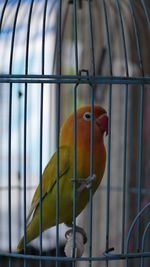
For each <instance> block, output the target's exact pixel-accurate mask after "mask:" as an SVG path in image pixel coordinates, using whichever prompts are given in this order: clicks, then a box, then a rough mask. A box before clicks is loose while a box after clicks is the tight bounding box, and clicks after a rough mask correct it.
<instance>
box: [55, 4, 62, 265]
mask: <svg viewBox="0 0 150 267" xmlns="http://www.w3.org/2000/svg"><path fill="white" fill-rule="evenodd" d="M61 12H62V1H61V0H59V5H58V32H57V34H58V35H57V36H58V38H57V44H56V45H57V62H56V66H57V74H59V75H61V52H62V51H61V50H62V49H61V20H62V14H61ZM56 105H57V106H56V121H57V122H56V257H58V256H59V160H60V159H59V132H60V84H58V85H57V100H56ZM56 266H57V267H58V266H59V262H58V261H56Z"/></svg>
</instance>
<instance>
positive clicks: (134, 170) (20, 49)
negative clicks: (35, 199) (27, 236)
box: [0, 0, 150, 267]
mask: <svg viewBox="0 0 150 267" xmlns="http://www.w3.org/2000/svg"><path fill="white" fill-rule="evenodd" d="M75 2H76V5H75ZM89 3H90V4H89ZM59 4H60V2H59V1H56V0H51V1H50V0H49V1H46V0H45V1H44V0H22V1H19V0H8V1H3V0H1V1H0V58H1V60H0V75H1V77H2V76H3V75H6V74H10V75H15V74H20V75H24V74H25V75H34V74H39V75H41V74H44V75H52V74H54V75H56V74H60V68H59V65H60V58H61V74H62V75H76V74H77V73H76V67H77V65H76V64H77V61H76V56H75V50H76V48H77V52H78V70H83V69H85V70H88V73H89V75H93V74H95V75H100V76H101V77H112V76H113V77H114V76H117V77H120V83H119V82H118V84H109V83H107V79H106V81H105V82H103V83H97V84H96V85H95V88H94V90H95V103H97V104H100V105H102V106H103V107H105V108H106V110H107V111H108V114H109V116H110V119H111V131H110V135H109V138H105V144H106V146H107V151H108V152H109V153H107V154H108V160H107V167H106V171H105V176H104V178H103V180H102V183H101V185H100V187H99V188H98V190H97V192H96V193H95V195H94V197H93V218H92V222H93V243H92V246H93V249H92V254H93V256H101V255H103V253H104V252H105V251H106V248H108V247H109V248H114V252H112V253H117V254H122V253H124V252H125V246H126V245H125V244H126V240H127V235H128V231H129V229H130V227H131V224H132V222H133V220H134V218H135V217H136V216H137V215H138V213H139V212H140V210H141V209H142V208H143V207H145V205H146V204H147V203H149V201H150V179H149V176H150V157H149V154H150V141H149V136H150V122H149V116H150V105H149V102H150V90H149V89H150V88H149V87H150V85H149V83H142V84H140V83H137V84H136V85H135V84H134V85H133V84H132V83H130V82H129V83H128V84H123V82H122V80H123V78H124V77H130V78H131V77H132V78H133V81H134V79H135V78H142V77H143V76H146V77H148V76H149V75H150V64H149V59H150V56H149V47H150V34H149V30H150V20H149V14H150V2H149V1H148V0H147V1H146V0H145V1H144V0H143V1H142V0H141V1H140V0H138V1H136V0H132V1H130V0H123V1H117V0H116V1H115V0H109V1H105V0H103V1H98V0H95V1H85V0H83V1H62V9H61V56H60V50H59V44H60V43H59V41H60V40H59V37H60V36H59V34H58V32H59V22H60V20H59V19H60V17H59V15H60V13H59ZM75 6H76V9H75ZM89 6H90V7H91V16H92V34H93V40H94V47H93V50H92V46H91V32H90V27H91V23H90V22H91V20H90V12H89ZM75 14H76V16H75ZM75 18H76V19H75ZM75 20H76V22H77V24H76V25H77V36H76V35H75ZM76 37H77V39H76ZM43 40H44V43H43ZM92 51H94V58H95V62H94V63H95V64H94V66H95V73H94V70H93V57H92ZM83 75H86V73H83ZM12 77H13V76H12ZM131 81H132V79H131ZM75 85H76V84H75V83H70V84H64V83H63V84H61V85H60V94H61V97H60V115H61V124H62V122H63V121H64V119H65V118H66V117H67V115H68V114H69V113H70V112H71V111H73V108H74V106H73V104H74V102H73V101H74V88H75ZM42 86H43V87H42ZM41 87H42V88H43V93H44V100H43V101H44V102H43V103H44V106H43V129H42V130H43V146H42V169H44V167H45V165H46V164H47V162H48V160H49V158H50V157H51V156H52V154H53V153H54V152H55V149H56V123H57V120H56V115H57V105H58V99H57V87H58V86H57V85H56V84H55V82H54V83H42V85H41V83H38V82H37V83H36V81H35V80H34V82H32V83H24V82H19V83H18V82H17V81H16V82H15V81H14V82H13V83H8V82H5V81H4V80H3V81H2V80H1V83H0V136H1V138H0V252H1V255H2V253H3V252H8V251H9V201H8V195H9V190H8V186H9V178H8V177H9V163H10V161H11V248H12V251H15V249H16V246H17V243H18V240H19V239H20V236H21V235H22V233H23V223H24V213H23V212H24V208H23V207H24V134H25V132H24V119H25V90H26V89H27V118H26V123H27V124H26V127H27V132H26V133H27V136H26V140H27V144H26V199H27V203H26V204H27V211H28V209H29V206H30V203H31V199H32V196H33V193H34V190H35V188H36V186H37V184H38V183H39V179H40V110H41ZM10 89H11V92H12V106H11V121H10V102H9V100H10ZM90 99H91V87H90V86H89V85H85V84H79V85H78V87H77V106H78V107H79V106H81V105H83V104H86V103H90ZM10 123H11V159H10V158H9V130H10V127H9V126H10ZM108 208H109V210H108ZM88 213H89V207H88V206H87V208H86V209H85V210H84V211H83V212H82V213H81V215H80V216H79V217H78V219H77V224H78V225H80V226H82V227H83V228H84V229H85V231H86V232H87V233H88V231H89V229H88V227H89V225H88V223H87V221H88ZM149 221H150V215H149V210H147V209H146V210H145V212H144V213H143V214H142V216H141V217H139V219H138V220H137V223H136V225H135V227H134V229H133V231H132V233H131V238H130V242H129V248H128V251H129V252H135V253H137V252H140V251H142V246H141V244H142V237H143V233H144V229H145V227H146V225H147V224H148V222H149ZM66 230H67V228H66V227H65V226H64V225H61V226H60V247H61V249H60V252H61V253H62V254H61V255H63V256H64V252H63V248H64V244H65V232H66ZM108 234H109V235H108ZM106 237H107V238H106ZM88 245H89V244H88V243H87V244H86V247H85V253H84V256H88V255H89V254H88V251H89V247H88ZM55 247H56V229H55V228H52V229H50V230H47V231H46V232H45V233H44V234H43V254H44V255H55ZM144 251H146V252H147V251H150V231H147V237H146V239H145V247H144ZM28 253H32V254H37V255H38V254H39V239H36V240H34V241H33V242H32V243H30V245H29V246H28ZM141 261H142V259H137V258H133V259H132V260H129V262H128V265H127V266H133V267H134V266H140V265H139V264H140V263H141ZM21 262H22V261H21ZM27 263H28V265H27V266H31V264H32V266H38V262H37V261H32V262H31V261H29V260H28V261H27ZM12 264H14V265H13V266H20V261H19V260H14V259H13V260H12ZM65 264H66V265H65ZM81 264H82V266H86V265H87V263H86V262H81V263H80V262H78V263H77V266H81ZM100 264H101V265H100ZM106 264H109V265H106ZM53 265H55V263H54V262H48V261H43V265H42V266H53ZM67 265H68V266H70V265H71V263H65V262H63V263H62V266H67ZM92 265H93V266H94V267H96V266H102V267H103V266H112V267H113V266H115V267H116V266H118V267H122V266H125V261H123V260H122V261H121V260H120V261H119V260H117V261H111V262H109V263H108V262H107V263H106V262H105V261H104V262H98V261H94V262H93V263H92ZM0 266H8V258H7V257H1V256H0ZM143 266H145V267H149V266H150V258H147V259H145V260H144V265H143Z"/></svg>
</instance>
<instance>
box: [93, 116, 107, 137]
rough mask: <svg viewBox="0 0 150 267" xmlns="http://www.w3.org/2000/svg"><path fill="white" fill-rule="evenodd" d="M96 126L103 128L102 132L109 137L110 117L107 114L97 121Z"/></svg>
mask: <svg viewBox="0 0 150 267" xmlns="http://www.w3.org/2000/svg"><path fill="white" fill-rule="evenodd" d="M96 124H97V125H98V126H99V127H100V128H101V130H102V131H103V132H104V133H105V132H106V136H107V135H108V116H107V114H106V113H104V114H102V115H101V116H100V117H98V118H97V119H96Z"/></svg>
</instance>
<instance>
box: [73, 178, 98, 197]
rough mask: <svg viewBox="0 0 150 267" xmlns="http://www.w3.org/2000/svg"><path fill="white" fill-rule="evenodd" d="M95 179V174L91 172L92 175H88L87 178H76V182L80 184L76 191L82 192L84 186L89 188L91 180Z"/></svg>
mask: <svg viewBox="0 0 150 267" xmlns="http://www.w3.org/2000/svg"><path fill="white" fill-rule="evenodd" d="M95 179H96V175H95V174H93V175H92V176H88V177H87V178H77V179H76V182H77V183H79V184H80V186H79V188H78V189H77V192H78V193H80V192H82V191H83V190H84V189H85V188H87V189H88V188H90V187H91V185H92V182H93V181H94V180H95ZM71 181H72V182H74V181H75V179H71Z"/></svg>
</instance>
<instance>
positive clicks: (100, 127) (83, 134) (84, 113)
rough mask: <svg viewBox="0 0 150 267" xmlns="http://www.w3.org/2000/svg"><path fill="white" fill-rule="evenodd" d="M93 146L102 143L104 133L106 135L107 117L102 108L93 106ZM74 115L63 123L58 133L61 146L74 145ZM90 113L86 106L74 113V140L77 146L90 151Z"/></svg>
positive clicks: (88, 106)
mask: <svg viewBox="0 0 150 267" xmlns="http://www.w3.org/2000/svg"><path fill="white" fill-rule="evenodd" d="M93 118H94V145H97V144H98V143H100V142H103V136H104V133H106V135H107V134H108V116H107V113H106V111H105V109H103V108H102V107H100V106H98V105H94V113H93ZM74 119H75V116H74V113H72V114H71V115H70V116H69V117H68V118H67V119H66V120H65V122H64V124H63V126H62V128H61V133H60V144H61V145H73V144H74ZM91 121H92V111H91V106H90V105H86V106H83V107H81V108H79V109H78V110H77V112H76V140H77V146H80V147H84V146H85V147H86V149H88V148H89V149H90V136H91Z"/></svg>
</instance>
